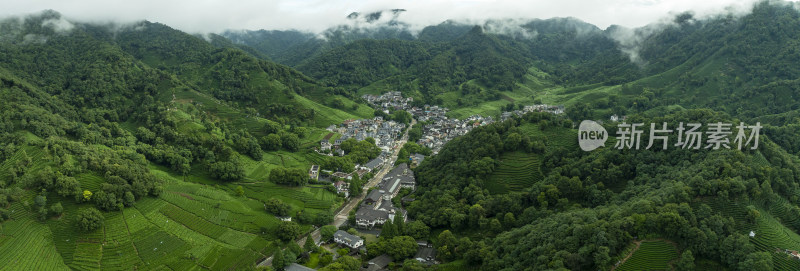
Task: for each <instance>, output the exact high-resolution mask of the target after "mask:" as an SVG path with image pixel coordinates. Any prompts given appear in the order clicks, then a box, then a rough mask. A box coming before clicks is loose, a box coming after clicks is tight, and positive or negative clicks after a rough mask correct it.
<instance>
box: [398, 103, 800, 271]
mask: <svg viewBox="0 0 800 271" xmlns="http://www.w3.org/2000/svg"><path fill="white" fill-rule="evenodd" d="M631 121H633V122H639V121H648V122H650V121H652V122H654V123H662V122H667V123H668V124H669V125H671V126H670V127H676V126H677V125H678V122H684V123H690V122H703V123H706V122H716V121H721V122H731V123H738V122H737V120H736V119H733V118H731V117H730V116H727V115H726V114H724V113H715V112H713V111H711V110H687V111H682V112H679V113H675V114H669V115H665V116H645V115H637V116H632V117H631ZM567 127H572V123H571V122H570V121H569V120H567V119H565V118H563V117H556V116H553V115H550V114H542V113H529V114H527V115H525V116H523V117H522V118H514V119H512V120H509V121H505V122H502V123H498V124H493V125H489V126H486V127H481V128H479V129H477V130H473V131H472V132H470V133H469V134H468V135H466V136H463V137H459V138H457V139H455V140H454V141H453V142H451V143H449V144H447V146H446V147H445V148H444V149H442V151H441V152H440V153H439V154H438V155H437V156H434V157H432V158H431V159H426V160H425V162H424V163H423V164H422V165H421V166H420V167H419V168H417V174H418V176H420V179H419V184H420V186H421V187H420V188H419V189H418V190H417V192H416V193H417V194H416V199H417V200H416V201H414V202H413V203H412V204H411V205H410V207H409V212H410V213H411V214H412V217H413V218H414V219H418V220H420V221H423V222H425V224H427V225H430V226H431V227H433V228H444V229H447V230H446V231H443V232H441V233H440V234H439V235H438V236H437V239H438V240H437V245H436V246H437V249H438V253H439V254H438V255H439V256H440V257H442V259H444V260H446V261H451V260H459V259H463V260H465V261H466V262H467V263H468V264H469V265H475V266H480V267H481V269H485V270H529V269H530V270H552V269H556V270H557V269H570V270H588V269H592V270H595V269H599V270H607V269H609V268H611V267H612V266H615V263H617V261H618V260H623V259H624V258H625V257H626V255H628V253H629V252H631V249H632V247H631V246H632V243H633V242H639V241H640V240H648V239H649V240H663V239H666V240H670V242H673V244H674V246H675V247H673V246H672V245H670V246H666V249H665V250H662V251H660V252H658V253H662V254H661V255H662V256H663V257H670V256H667V255H669V253H672V254H675V252H674V251H675V250H676V249H677V250H678V251H682V255H687V253H688V255H693V256H691V257H694V258H696V259H703V260H702V261H698V263H702V265H701V266H697V269H699V270H716V269H719V268H722V267H723V266H727V267H728V268H730V269H731V270H772V269H773V268H774V269H776V270H796V269H798V268H800V263H798V262H797V261H796V260H794V259H791V258H789V257H787V256H786V254H785V253H783V251H781V252H779V253H776V252H775V247H779V248H782V247H783V246H789V249H794V247H795V246H793V245H790V243H784V242H783V241H784V240H786V241H787V242H792V241H788V240H797V238H796V237H795V236H796V235H795V234H794V231H796V230H797V229H798V228H797V227H798V225H797V224H796V223H795V222H796V221H797V219H798V213H797V211H796V210H798V207H797V205H798V203H800V202H798V199H799V198H798V196H797V195H798V192H800V190H798V187H800V185H799V184H798V181H797V179H798V177H799V176H800V175H798V174H799V173H800V167H799V165H800V164H798V162H799V161H800V160H798V159H797V156H795V155H791V154H789V153H787V152H786V151H784V150H783V149H781V147H780V146H779V145H777V144H774V143H773V142H771V141H769V140H768V139H766V140H764V141H762V142H761V143H760V144H763V145H759V149H758V150H756V151H752V150H746V151H739V150H735V149H734V150H709V149H706V150H691V149H681V148H677V149H667V150H666V151H662V150H658V151H652V150H644V149H642V150H618V149H616V148H610V147H607V148H601V149H599V150H595V151H593V152H584V151H581V150H580V149H578V148H577V144H576V142H575V141H574V139H575V138H576V137H577V131H575V130H573V129H570V128H567ZM607 128H609V130H611V129H612V126H611V125H608V127H607ZM670 138H671V139H670V140H672V142H675V140H677V139H676V138H675V136H674V135H672V136H670ZM762 139H764V137H762ZM642 140H643V141H644V142H646V141H647V136H644V137H643V139H642ZM607 146H613V143H611V144H610V145H607ZM787 208H788V209H787ZM789 210H792V211H789ZM751 231H754V232H755V235H754V236H750V237H748V234H749V232H751ZM762 235H763V236H762ZM781 250H783V249H781ZM672 257H675V256H672ZM667 259H670V258H667ZM649 264H653V263H649ZM644 266H647V264H645V265H641V266H638V267H637V266H636V265H634V266H633V267H631V266H628V267H627V268H628V269H632V270H637V269H646V268H645V267H644ZM650 266H652V265H650ZM672 266H673V268H676V269H679V270H691V269H694V268H692V267H689V266H694V263H691V265H689V266H687V265H686V263H678V262H677V261H676V262H673V263H672ZM622 267H623V268H624V267H625V266H624V265H623V266H622ZM687 268H688V269H687Z"/></svg>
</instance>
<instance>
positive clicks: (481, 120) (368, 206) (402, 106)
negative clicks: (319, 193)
mask: <svg viewBox="0 0 800 271" xmlns="http://www.w3.org/2000/svg"><path fill="white" fill-rule="evenodd" d="M362 98H363V99H364V100H366V101H367V102H368V103H369V104H370V105H371V106H372V107H373V108H374V109H376V110H380V111H383V112H384V113H386V114H387V115H388V114H390V113H391V112H393V111H396V110H404V111H406V112H408V113H410V114H411V116H412V118H413V121H412V122H411V123H410V124H408V125H406V124H404V123H399V122H396V121H394V120H387V119H384V117H381V116H376V117H374V118H372V119H358V120H346V121H344V122H343V123H341V124H340V125H331V126H329V127H328V128H327V130H328V131H329V132H331V134H330V135H332V134H334V133H335V134H340V135H341V136H340V137H339V138H336V139H334V140H332V141H331V140H330V138H331V137H330V135H329V136H327V137H326V138H325V139H323V140H321V141H320V145H319V147H318V148H316V151H317V152H318V153H320V154H324V155H328V156H344V155H345V154H346V153H345V152H344V150H342V149H341V148H340V146H341V144H342V143H343V142H344V141H345V140H348V139H351V138H352V139H355V140H357V141H362V140H366V139H367V138H372V139H374V140H375V145H376V146H377V147H378V148H380V149H381V154H380V155H379V156H378V157H376V158H374V159H372V160H370V161H368V162H367V163H364V164H359V165H356V166H355V170H354V171H353V172H349V173H348V172H331V171H324V170H320V165H312V166H311V168H310V169H309V172H308V174H309V177H310V178H311V179H312V180H314V181H318V182H326V183H330V184H332V185H333V187H334V188H335V191H336V192H337V193H339V194H340V195H342V196H343V197H345V198H347V199H349V200H348V201H347V202H346V203H345V205H343V207H342V209H341V210H340V211H339V215H337V219H336V220H335V221H334V225H335V226H337V227H340V230H338V231H337V232H336V233H335V234H334V236H333V244H334V245H336V246H339V247H343V248H347V249H349V250H351V251H352V252H350V254H354V253H355V254H358V252H359V251H361V252H362V255H364V254H363V252H365V251H366V245H367V240H365V239H364V238H362V237H363V236H365V235H372V236H376V237H377V236H380V233H381V228H382V227H383V225H385V224H386V223H395V221H396V220H398V219H400V220H402V221H403V222H406V221H407V220H408V216H407V211H406V210H404V209H403V208H402V206H398V205H396V204H397V203H398V202H399V203H401V205H402V203H405V202H409V201H413V197H412V196H405V194H408V193H413V191H414V190H415V189H416V178H415V176H414V171H413V170H412V169H413V168H414V167H416V166H417V165H419V164H420V163H421V162H422V161H423V160H424V159H425V156H424V155H422V154H419V153H414V154H410V157H409V160H408V161H402V163H399V164H398V165H397V166H396V167H393V166H394V165H395V164H396V163H395V162H396V159H397V155H398V152H399V149H400V148H402V147H403V145H404V144H405V143H406V141H407V140H408V131H409V130H410V129H411V128H412V127H413V125H415V124H419V125H422V127H421V129H420V130H421V131H422V135H421V136H420V137H419V139H417V141H416V143H417V144H419V145H420V146H424V147H427V148H429V149H431V155H436V154H437V153H438V152H439V150H441V148H442V147H443V146H444V145H445V144H446V143H447V142H448V141H450V140H453V139H455V138H456V137H459V136H462V135H465V134H467V133H469V131H471V130H472V129H474V128H477V127H480V126H484V125H489V124H491V123H494V122H495V119H494V118H493V117H491V116H487V117H484V116H480V115H473V116H470V117H468V118H466V119H461V120H460V119H456V118H449V117H447V112H448V108H446V107H441V106H437V105H433V106H431V105H424V106H414V105H412V102H413V101H414V100H413V98H411V97H403V95H402V93H401V92H399V91H390V92H386V93H384V94H382V95H369V94H368V95H364V96H362ZM528 112H548V113H552V114H563V113H564V106H554V105H546V104H537V105H528V106H524V107H523V108H522V109H521V110H515V111H510V112H502V113H501V114H500V116H499V119H500V121H504V120H507V119H509V118H511V117H512V116H522V115H523V114H525V113H528ZM367 174H369V175H367ZM355 175H358V177H360V178H363V177H364V176H365V175H366V176H367V177H371V179H370V180H369V181H368V182H367V183H366V185H364V188H363V189H364V191H365V193H362V195H361V196H359V197H351V195H350V191H351V190H350V187H349V186H350V180H352V179H353V176H355ZM401 191H405V192H403V193H401ZM399 195H403V196H404V197H402V200H399V201H396V200H395V198H396V197H398V196H399ZM351 210H352V211H351ZM353 212H354V215H351V216H350V217H349V218H348V219H347V220H349V223H352V224H350V225H349V226H348V225H346V224H345V223H348V221H347V220H343V219H339V217H342V216H344V217H347V215H346V214H347V213H351V214H352V213H353ZM282 219H284V218H282ZM350 226H352V227H350ZM342 227H345V228H349V230H348V231H345V230H341V229H342ZM317 234H318V233H317ZM314 235H315V234H314V233H312V234H311V235H309V236H314ZM318 243H322V242H318ZM417 244H418V251H417V253H416V255H415V256H414V259H416V260H417V261H419V262H420V263H422V264H424V265H432V264H436V263H437V262H436V260H435V258H436V251H435V249H433V247H432V246H431V245H430V244H429V243H428V240H417ZM391 262H393V259H392V258H391V257H390V256H388V255H386V254H383V255H380V256H378V257H375V258H373V259H371V260H369V261H368V265H366V267H363V268H362V270H385V269H386V268H387V266H388V265H389V263H391ZM286 270H311V269H308V268H306V267H303V266H301V265H297V264H293V265H291V266H289V267H287V269H286Z"/></svg>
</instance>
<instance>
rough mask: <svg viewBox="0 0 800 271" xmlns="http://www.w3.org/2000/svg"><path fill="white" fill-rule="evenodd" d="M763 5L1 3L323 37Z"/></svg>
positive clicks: (621, 20)
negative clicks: (382, 26)
mask: <svg viewBox="0 0 800 271" xmlns="http://www.w3.org/2000/svg"><path fill="white" fill-rule="evenodd" d="M754 1H755V0H516V1H512V0H495V1H490V0H466V1H455V0H413V1H412V0H375V1H356V0H236V1H231V0H227V1H225V0H138V1H133V0H124V1H120V0H83V1H70V0H0V7H2V8H0V17H6V16H9V15H21V14H30V13H35V12H39V11H41V10H45V9H53V10H56V11H58V12H60V13H61V14H62V15H64V16H65V17H67V18H69V19H74V20H79V21H109V20H113V21H118V22H132V21H138V20H143V19H146V20H149V21H153V22H160V23H164V24H167V25H169V26H172V27H174V28H177V29H180V30H183V31H186V32H191V33H207V32H221V31H224V30H226V29H281V30H282V29H300V30H310V31H314V32H319V31H321V30H324V29H325V28H327V27H330V26H332V25H336V24H340V23H344V21H345V20H346V19H345V17H346V16H347V15H348V14H350V13H351V12H353V11H361V12H371V11H376V10H385V9H394V8H403V9H406V10H407V12H405V13H403V14H402V15H401V16H400V17H399V19H400V20H401V21H405V22H408V23H410V24H412V25H415V26H424V25H430V24H437V23H440V22H442V21H444V20H447V19H457V20H465V19H469V20H473V21H480V20H483V19H486V18H542V19H546V18H552V17H575V18H578V19H581V20H583V21H586V22H589V23H592V24H595V25H597V26H598V27H600V28H602V29H605V28H606V27H608V26H609V25H612V24H618V25H623V26H628V27H638V26H643V25H646V24H648V23H651V22H655V21H657V20H659V19H663V18H665V17H666V16H669V15H670V14H675V13H678V12H682V11H687V10H691V11H694V12H695V13H696V14H697V15H698V16H704V15H707V14H715V13H720V12H723V11H725V10H726V9H727V10H731V9H732V10H735V11H736V12H739V13H741V12H744V11H746V10H749V8H750V7H751V6H752V3H753V2H754Z"/></svg>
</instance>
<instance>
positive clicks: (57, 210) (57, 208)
mask: <svg viewBox="0 0 800 271" xmlns="http://www.w3.org/2000/svg"><path fill="white" fill-rule="evenodd" d="M62 213H64V207H63V206H61V202H56V204H53V205H51V206H50V214H52V215H54V216H60V215H61V214H62Z"/></svg>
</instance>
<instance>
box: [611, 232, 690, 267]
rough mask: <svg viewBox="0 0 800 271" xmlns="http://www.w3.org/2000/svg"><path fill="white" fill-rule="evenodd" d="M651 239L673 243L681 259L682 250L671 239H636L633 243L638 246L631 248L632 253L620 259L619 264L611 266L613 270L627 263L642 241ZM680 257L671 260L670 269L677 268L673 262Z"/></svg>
mask: <svg viewBox="0 0 800 271" xmlns="http://www.w3.org/2000/svg"><path fill="white" fill-rule="evenodd" d="M650 241H662V242H664V243H667V244H670V245H672V247H674V248H675V250H676V251H678V259H680V251H679V250H678V245H677V244H675V242H672V241H671V240H667V239H663V238H656V239H647V240H636V241H633V243H634V244H636V247H634V248H633V249H632V250H631V252H630V253H628V255H625V258H623V259H622V260H620V261H619V264H617V265H614V266H612V267H611V271H614V269H617V267H619V266H620V265H622V264H624V263H625V261H627V260H628V259H630V258H631V256H633V253H634V252H636V251H637V250H639V246H640V245H642V242H650ZM678 259H674V260H672V261H670V262H669V266H670V269H675V267H674V266H672V264H673V263H675V261H677V260H678Z"/></svg>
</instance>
